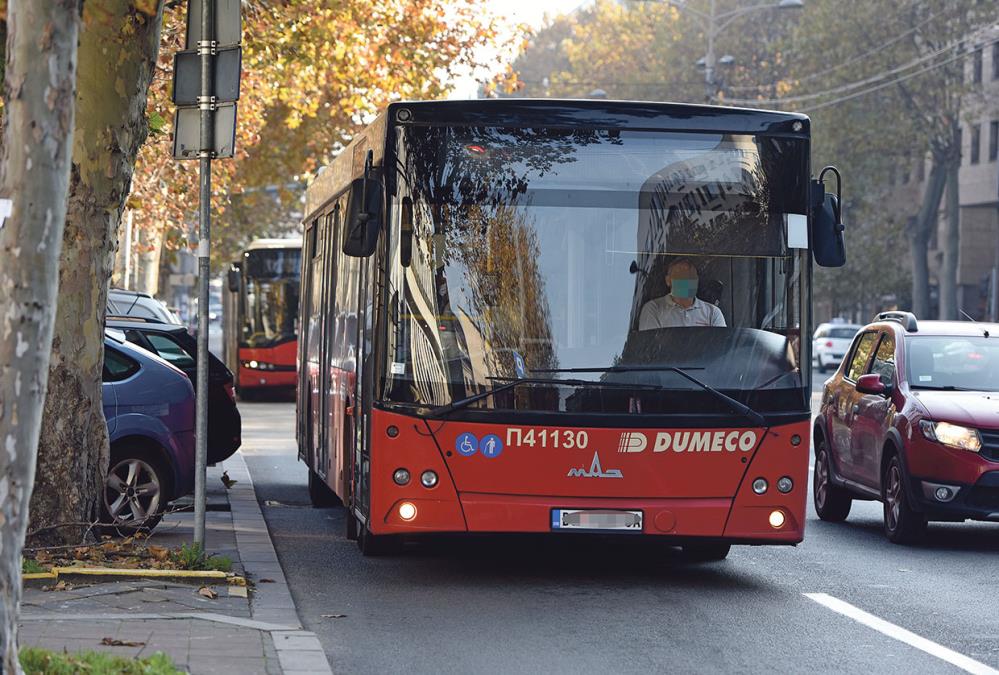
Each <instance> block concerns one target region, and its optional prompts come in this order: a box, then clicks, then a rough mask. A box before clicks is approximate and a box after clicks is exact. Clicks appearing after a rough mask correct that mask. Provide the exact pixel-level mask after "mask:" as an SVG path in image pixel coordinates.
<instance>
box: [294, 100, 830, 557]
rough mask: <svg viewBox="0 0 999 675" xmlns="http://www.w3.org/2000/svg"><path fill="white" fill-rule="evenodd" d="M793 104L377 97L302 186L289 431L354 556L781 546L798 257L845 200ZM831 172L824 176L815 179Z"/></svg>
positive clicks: (802, 375) (788, 537)
mask: <svg viewBox="0 0 999 675" xmlns="http://www.w3.org/2000/svg"><path fill="white" fill-rule="evenodd" d="M809 166H810V164H809V121H808V118H807V117H805V116H803V115H798V114H791V113H783V112H766V111H758V110H743V109H735V108H717V107H708V106H695V105H676V104H658V103H627V102H614V101H559V100H536V101H531V100H524V99H500V100H479V101H447V102H419V103H396V104H392V105H390V106H389V107H388V109H387V111H386V112H384V113H383V114H382V115H381V116H380V117H378V118H377V119H376V120H375V121H374V122H373V123H372V124H371V125H370V126H369V127H367V128H366V129H365V130H364V131H363V132H361V133H359V134H358V135H357V137H356V138H355V139H354V140H353V141H352V143H351V144H350V145H349V146H348V147H347V148H346V149H345V150H344V151H343V152H341V153H340V154H339V156H338V157H337V158H336V160H335V161H334V162H333V163H332V164H331V165H330V166H329V167H327V168H326V169H325V170H324V171H322V172H321V173H320V174H319V175H318V176H317V177H316V179H315V181H314V182H313V183H312V185H311V186H310V187H309V188H308V190H307V195H306V214H307V216H306V223H305V236H304V238H303V249H302V250H303V253H302V256H303V257H302V260H303V265H302V269H303V275H302V281H303V293H302V303H301V307H300V314H301V321H300V325H301V343H300V348H299V370H298V373H299V383H298V386H299V390H298V411H297V417H298V423H297V432H296V433H297V437H298V447H299V456H300V458H301V459H303V460H304V461H305V462H306V463H307V464H308V466H309V488H310V496H311V497H312V500H313V503H314V504H316V505H331V504H336V503H339V502H342V503H343V504H344V505H345V506H346V508H347V509H348V514H347V519H346V520H347V536H348V537H350V538H355V539H357V541H358V544H359V546H360V547H361V550H362V551H363V552H364V553H365V554H366V555H368V554H377V553H383V552H386V551H388V550H392V549H393V548H395V547H396V546H397V545H398V543H399V542H400V541H401V538H402V537H403V536H410V537H411V536H414V535H420V534H424V533H437V532H483V533H490V532H495V533H498V532H524V533H526V532H534V533H550V534H551V535H552V536H560V535H564V534H565V533H601V534H611V535H622V536H625V535H632V536H647V537H656V538H657V539H658V540H659V541H662V542H664V543H666V544H669V545H679V546H682V547H683V548H684V550H685V551H686V552H687V553H688V554H689V555H690V556H691V557H693V558H694V559H700V560H717V559H721V558H724V557H725V556H726V555H727V554H728V551H729V547H730V546H731V545H732V544H734V543H741V544H796V543H798V542H800V541H801V540H802V537H803V535H804V525H805V495H806V492H807V485H806V480H807V471H808V463H809V457H808V455H809V438H810V418H811V414H810V399H811V382H810V377H811V369H810V368H809V364H810V363H811V354H810V349H811V343H810V341H809V340H807V339H805V340H802V339H801V336H802V334H804V335H806V336H807V335H810V334H811V331H810V324H811V316H810V303H811V269H812V263H813V259H814V260H815V261H816V262H818V263H819V264H824V265H830V266H832V265H841V264H843V260H844V257H845V254H844V252H843V244H842V235H841V231H842V228H841V226H840V225H839V216H838V202H837V200H836V199H835V198H834V197H832V196H831V195H826V194H825V191H824V189H823V186H822V184H821V182H820V181H815V180H810V178H809V175H810V171H809ZM823 173H825V171H824V172H823Z"/></svg>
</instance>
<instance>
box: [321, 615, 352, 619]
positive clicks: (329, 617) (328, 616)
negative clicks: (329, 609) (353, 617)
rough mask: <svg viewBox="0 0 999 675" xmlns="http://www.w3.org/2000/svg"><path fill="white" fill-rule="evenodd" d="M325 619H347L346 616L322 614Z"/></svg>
mask: <svg viewBox="0 0 999 675" xmlns="http://www.w3.org/2000/svg"><path fill="white" fill-rule="evenodd" d="M320 616H321V617H323V618H324V619H342V618H344V617H346V616H347V615H346V614H320Z"/></svg>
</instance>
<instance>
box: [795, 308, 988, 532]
mask: <svg viewBox="0 0 999 675" xmlns="http://www.w3.org/2000/svg"><path fill="white" fill-rule="evenodd" d="M813 498H814V502H815V510H816V511H817V512H818V514H819V517H820V518H821V519H822V520H827V521H833V522H841V521H843V520H845V519H846V517H847V515H849V513H850V505H851V503H852V501H853V500H854V499H865V500H875V499H876V500H879V501H881V502H883V504H884V528H885V534H886V535H887V536H888V539H890V540H891V541H893V542H896V543H912V542H915V541H917V540H919V539H920V537H921V536H922V535H923V533H924V532H925V530H926V523H927V522H928V521H931V520H936V521H952V522H961V521H964V520H967V519H969V518H970V519H974V520H989V521H999V324H995V323H972V322H957V321H919V322H918V323H917V321H916V317H915V316H913V315H912V314H909V313H908V312H885V313H883V314H879V315H878V317H877V321H876V322H875V323H872V324H869V325H867V326H865V327H864V328H863V329H861V331H860V332H859V333H858V334H857V337H856V338H855V339H854V341H853V344H852V345H851V346H850V350H849V351H848V352H847V355H846V358H844V359H843V363H842V364H841V365H840V367H839V370H838V371H837V372H836V374H835V375H833V376H832V377H831V378H829V379H828V380H827V381H826V383H825V388H824V390H823V392H822V406H821V409H820V412H819V415H818V417H816V419H815V471H814V476H813Z"/></svg>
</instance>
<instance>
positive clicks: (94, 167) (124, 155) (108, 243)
mask: <svg viewBox="0 0 999 675" xmlns="http://www.w3.org/2000/svg"><path fill="white" fill-rule="evenodd" d="M161 12H162V2H161V1H160V0H87V1H86V3H84V7H83V29H82V31H81V33H80V47H79V71H78V81H77V84H78V91H77V95H76V110H77V116H76V131H75V141H74V143H73V166H72V174H71V179H70V180H71V182H70V198H69V208H68V212H67V220H66V231H65V234H64V237H63V255H62V264H61V266H60V269H59V312H58V316H57V317H56V325H55V334H54V337H53V341H52V361H51V363H50V366H49V393H48V397H47V399H46V401H45V415H44V418H43V421H44V424H43V427H42V436H41V439H40V442H39V446H38V472H37V476H36V480H35V488H36V489H35V493H34V496H33V498H32V501H31V515H32V525H33V527H46V526H48V527H50V526H53V525H59V524H63V523H79V522H84V521H90V520H93V519H94V518H95V516H96V515H97V513H98V500H99V498H100V491H101V486H102V484H103V476H104V474H105V473H106V471H107V464H108V435H107V426H106V422H105V419H104V413H103V410H102V407H101V368H102V364H103V359H104V341H103V338H104V331H103V324H104V314H105V303H106V299H107V290H108V281H109V279H110V277H111V268H112V264H113V261H114V250H115V247H116V245H117V228H118V221H119V219H120V217H121V213H122V209H123V207H124V203H125V198H126V197H127V196H128V191H129V186H130V184H131V180H132V169H133V166H134V164H135V155H136V153H137V152H138V150H139V146H140V145H141V144H142V142H143V141H144V140H145V138H146V133H147V125H146V92H147V90H148V88H149V82H150V79H151V77H152V74H153V66H154V64H155V62H156V54H157V51H158V48H159V33H160V24H161V19H162V16H161ZM82 534H83V528H80V527H65V528H59V529H54V530H49V531H47V532H46V535H45V539H46V540H48V541H50V542H51V543H60V542H61V543H74V542H76V541H79V540H80V537H81V535H82Z"/></svg>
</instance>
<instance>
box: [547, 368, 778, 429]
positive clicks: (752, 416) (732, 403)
mask: <svg viewBox="0 0 999 675" xmlns="http://www.w3.org/2000/svg"><path fill="white" fill-rule="evenodd" d="M689 370H704V368H700V367H697V368H693V367H691V368H689ZM657 371H658V372H668V373H676V374H677V375H679V376H680V377H682V378H684V379H686V380H689V381H690V382H692V383H693V384H696V385H697V386H698V387H700V388H701V389H703V390H704V391H706V392H708V393H710V394H712V395H713V396H714V397H715V398H717V399H718V400H719V401H722V402H724V403H725V404H727V405H728V406H729V407H730V408H731V409H732V410H734V411H736V412H738V413H739V414H740V415H744V416H745V417H747V418H748V419H749V420H750V421H752V422H753V423H754V424H756V425H757V426H760V427H765V426H767V420H766V418H765V417H763V415H761V414H760V413H758V412H756V411H755V410H753V409H752V408H750V407H749V406H748V405H745V404H744V403H740V402H739V401H736V400H735V399H734V398H732V397H731V396H729V395H728V394H723V393H722V392H720V391H718V390H717V389H715V388H714V387H712V386H710V385H708V384H705V383H704V382H701V381H700V380H698V379H697V378H696V377H694V376H693V375H691V374H689V373H688V372H687V371H686V370H684V369H682V368H677V367H676V366H607V367H606V368H553V369H549V370H532V371H531V372H534V373H629V372H657ZM628 386H635V385H628ZM660 388H661V389H664V388H665V387H660Z"/></svg>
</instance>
